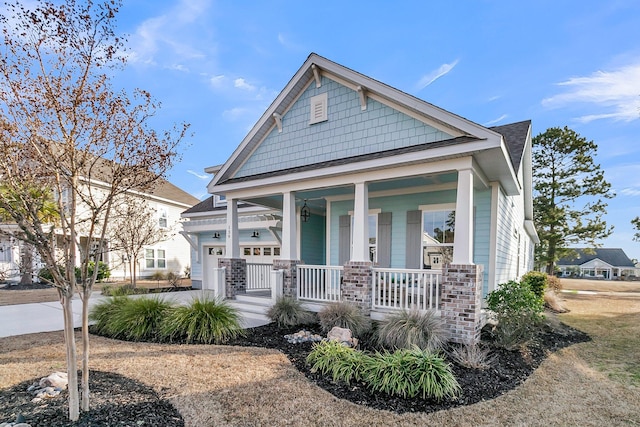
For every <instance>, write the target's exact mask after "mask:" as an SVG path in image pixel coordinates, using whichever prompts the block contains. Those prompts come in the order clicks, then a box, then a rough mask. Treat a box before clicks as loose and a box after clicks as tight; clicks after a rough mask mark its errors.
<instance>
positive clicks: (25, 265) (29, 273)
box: [20, 243, 33, 285]
mask: <svg viewBox="0 0 640 427" xmlns="http://www.w3.org/2000/svg"><path fill="white" fill-rule="evenodd" d="M20 267H21V268H20V269H21V270H22V271H21V273H22V277H20V284H21V285H31V284H33V247H31V245H28V244H25V243H22V244H21V245H20Z"/></svg>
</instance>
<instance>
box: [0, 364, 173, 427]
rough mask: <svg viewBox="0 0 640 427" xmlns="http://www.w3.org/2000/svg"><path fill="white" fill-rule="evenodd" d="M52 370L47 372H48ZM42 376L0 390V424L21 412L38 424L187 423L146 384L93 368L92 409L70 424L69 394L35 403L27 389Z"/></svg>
mask: <svg viewBox="0 0 640 427" xmlns="http://www.w3.org/2000/svg"><path fill="white" fill-rule="evenodd" d="M48 374H49V373H47V375H48ZM36 381H39V378H37V379H33V380H30V381H25V382H23V383H20V384H17V385H15V386H13V387H11V388H8V389H3V390H0V423H2V422H9V421H15V420H16V417H17V416H18V414H22V415H23V416H24V418H25V422H27V423H29V424H31V426H32V427H36V426H51V427H64V426H74V427H75V426H78V427H80V426H82V427H89V426H109V427H110V426H113V427H115V426H167V427H174V426H175V427H181V426H184V420H183V419H182V416H181V415H180V413H178V411H177V410H176V409H175V408H174V407H173V406H172V405H171V404H170V403H169V402H168V401H166V400H163V399H161V398H160V397H158V395H157V394H156V393H155V392H154V391H153V390H152V389H150V388H149V387H147V386H146V385H144V384H142V383H140V382H137V381H135V380H132V379H130V378H127V377H123V376H121V375H118V374H114V373H111V372H101V371H91V375H90V377H89V389H90V390H91V403H90V405H91V410H90V411H89V412H82V411H81V412H80V419H79V420H78V421H77V422H75V423H70V422H69V418H68V414H69V405H68V404H67V398H68V393H67V391H66V390H65V391H64V392H62V393H61V394H60V395H59V396H57V397H55V398H52V399H47V400H46V401H45V402H41V403H32V402H31V400H32V399H33V395H32V394H31V393H29V392H27V388H28V387H29V386H30V385H31V384H33V383H34V382H36Z"/></svg>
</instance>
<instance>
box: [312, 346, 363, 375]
mask: <svg viewBox="0 0 640 427" xmlns="http://www.w3.org/2000/svg"><path fill="white" fill-rule="evenodd" d="M370 357H371V356H369V355H367V354H366V353H363V352H361V351H357V350H354V349H353V348H351V347H347V346H346V345H344V344H342V343H340V342H338V341H321V342H319V343H317V344H315V345H314V346H313V349H312V350H311V352H310V353H309V355H308V356H307V363H308V364H309V365H311V371H312V372H317V371H320V372H321V373H322V374H323V375H331V378H333V381H335V382H343V383H346V384H350V383H351V381H352V380H355V381H360V380H362V378H363V366H364V365H365V364H369V360H368V359H369V358H370Z"/></svg>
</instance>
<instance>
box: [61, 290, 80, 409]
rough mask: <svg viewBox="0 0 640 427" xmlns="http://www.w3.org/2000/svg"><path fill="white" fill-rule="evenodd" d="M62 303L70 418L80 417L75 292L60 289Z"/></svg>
mask: <svg viewBox="0 0 640 427" xmlns="http://www.w3.org/2000/svg"><path fill="white" fill-rule="evenodd" d="M59 292H60V304H62V313H63V315H64V343H65V348H66V352H67V376H68V379H69V384H68V389H69V420H71V421H77V420H78V418H80V402H79V397H78V360H77V353H76V338H75V335H74V330H73V310H72V305H71V298H72V297H73V292H72V291H69V290H60V291H59Z"/></svg>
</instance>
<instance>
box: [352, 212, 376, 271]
mask: <svg viewBox="0 0 640 427" xmlns="http://www.w3.org/2000/svg"><path fill="white" fill-rule="evenodd" d="M378 213H379V212H377V210H376V213H371V214H369V243H368V246H369V261H371V262H373V263H376V262H378ZM349 215H351V255H353V228H354V224H353V212H349Z"/></svg>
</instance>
